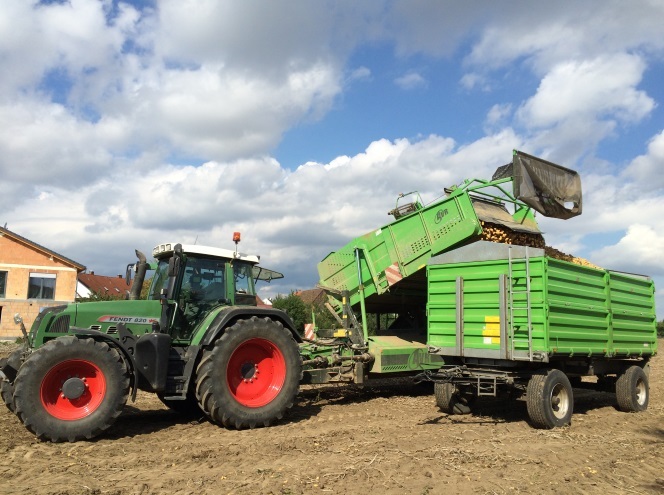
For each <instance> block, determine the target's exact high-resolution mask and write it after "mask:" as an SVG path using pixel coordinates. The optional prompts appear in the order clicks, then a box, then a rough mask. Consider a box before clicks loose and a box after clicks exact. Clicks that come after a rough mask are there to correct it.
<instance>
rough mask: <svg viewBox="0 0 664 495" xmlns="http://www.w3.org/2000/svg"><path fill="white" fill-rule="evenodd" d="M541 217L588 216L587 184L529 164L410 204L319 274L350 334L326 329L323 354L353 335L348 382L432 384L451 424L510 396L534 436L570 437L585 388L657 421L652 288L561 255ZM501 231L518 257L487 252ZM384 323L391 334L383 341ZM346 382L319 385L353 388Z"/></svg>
mask: <svg viewBox="0 0 664 495" xmlns="http://www.w3.org/2000/svg"><path fill="white" fill-rule="evenodd" d="M510 185H511V187H509V186H510ZM404 196H405V195H400V198H401V197H404ZM535 211H537V212H539V213H541V214H543V215H545V216H549V217H554V218H560V219H568V218H571V217H574V216H576V215H579V214H580V213H581V211H582V194H581V180H580V177H579V175H578V174H577V173H576V172H574V171H572V170H569V169H566V168H564V167H561V166H559V165H556V164H553V163H550V162H547V161H545V160H541V159H539V158H536V157H533V156H530V155H527V154H525V153H522V152H519V151H515V152H514V154H513V160H512V163H510V164H508V165H506V166H504V167H501V168H499V169H498V170H497V171H496V174H494V176H493V178H492V180H490V181H485V180H477V179H475V180H467V181H465V182H464V183H463V184H461V185H460V186H458V187H454V188H451V189H448V190H446V196H445V197H444V198H442V199H440V200H438V201H436V202H434V203H431V204H429V205H427V206H424V205H423V204H422V202H421V201H420V200H419V198H418V199H417V200H416V201H414V202H412V203H408V204H403V205H399V203H397V207H396V208H395V209H394V210H392V211H391V212H390V213H391V214H392V215H394V217H395V220H394V221H393V222H392V223H389V224H387V225H385V226H383V227H381V228H378V229H376V230H374V231H371V232H369V233H367V234H365V235H362V236H360V237H358V238H356V239H354V240H352V241H351V242H349V243H348V244H347V245H346V246H344V247H343V248H341V249H339V250H338V251H336V252H333V253H331V254H329V255H328V256H327V257H326V258H325V259H324V260H323V261H321V262H320V264H319V265H318V271H319V275H320V283H319V285H320V287H322V288H323V289H325V291H326V292H327V295H328V303H327V305H328V308H329V309H331V310H332V311H333V312H334V313H335V314H337V315H338V317H339V321H340V322H341V323H342V324H343V329H342V330H336V331H334V333H332V334H330V332H325V331H323V330H318V331H317V335H316V338H317V339H316V342H317V343H319V342H322V341H324V340H325V338H326V337H327V338H328V339H332V340H331V341H332V342H338V341H339V338H343V337H346V336H347V338H348V339H349V341H350V342H351V343H350V344H349V345H348V346H347V351H346V352H352V353H353V354H354V355H355V357H354V358H355V359H356V360H357V361H355V362H354V363H353V364H354V365H355V366H354V367H349V368H348V370H347V373H346V378H348V376H352V377H353V380H354V381H355V382H358V383H364V382H365V381H366V380H367V379H369V378H371V377H376V376H393V375H395V374H403V373H409V374H412V373H414V372H418V374H417V379H418V380H431V381H434V382H435V385H434V390H435V396H436V402H437V405H438V406H439V407H440V409H441V410H442V411H444V412H446V413H450V414H464V413H469V412H470V411H471V406H472V404H473V402H474V400H475V399H476V398H477V397H478V396H491V397H495V396H498V395H499V394H501V393H503V392H509V393H510V394H511V395H512V396H515V397H522V398H525V399H526V401H527V408H528V413H529V416H530V419H531V421H532V423H533V425H534V426H537V427H542V428H552V427H556V426H562V425H566V424H569V423H570V421H571V417H572V411H573V387H572V384H574V386H575V387H581V386H584V387H594V388H597V389H600V390H608V391H613V392H615V393H616V397H617V402H618V406H619V407H620V409H622V410H625V411H640V410H644V409H645V408H646V407H647V405H648V398H649V388H648V373H649V366H648V361H649V359H650V358H651V357H652V356H653V355H655V353H656V351H657V338H656V314H655V308H654V285H653V282H652V280H651V279H650V278H648V277H646V276H641V275H634V274H627V273H619V272H614V271H609V270H603V269H598V268H593V267H589V266H581V265H577V264H574V263H571V262H568V261H561V260H558V259H554V258H551V257H549V256H547V255H546V253H545V250H544V249H542V248H543V247H544V242H543V238H542V236H541V232H540V231H539V228H538V226H537V223H536V221H535V218H534V212H535ZM489 225H490V226H491V227H492V228H495V227H496V226H497V227H498V229H499V230H502V231H503V232H505V233H506V235H505V236H504V237H505V238H507V239H512V240H514V239H516V240H517V241H516V242H517V243H518V244H506V243H504V242H505V241H503V243H501V242H488V241H486V240H483V238H486V235H485V232H484V231H485V230H486V228H487V227H488V226H489ZM483 226H484V227H483ZM507 242H509V241H507ZM371 314H373V315H376V316H375V317H372V319H371V321H373V322H381V321H385V320H388V321H390V324H389V325H384V327H385V328H380V325H376V324H375V323H374V325H373V326H374V328H372V329H371V330H372V331H371V332H370V331H369V328H368V322H369V321H370V318H369V316H368V315H371ZM355 315H358V317H359V319H358V318H356V317H355ZM381 315H386V316H382V317H381ZM375 327H377V328H375ZM314 347H315V344H314ZM337 354H340V355H343V353H342V352H338V353H337ZM358 355H359V356H363V358H358ZM336 371H337V370H336V369H335V370H332V369H329V368H328V369H326V370H320V371H319V373H328V377H329V379H330V380H333V381H334V380H343V379H344V375H343V373H342V374H336ZM311 372H314V373H315V371H311ZM586 376H592V377H596V378H593V379H586V380H582V377H586ZM318 381H322V380H320V379H319V380H318Z"/></svg>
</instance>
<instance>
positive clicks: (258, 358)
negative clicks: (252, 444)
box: [196, 316, 302, 429]
mask: <svg viewBox="0 0 664 495" xmlns="http://www.w3.org/2000/svg"><path fill="white" fill-rule="evenodd" d="M196 377H197V378H196V397H197V398H198V402H199V405H200V406H201V409H203V411H204V412H205V413H206V414H207V416H208V417H209V418H210V419H211V420H212V421H214V422H215V423H218V424H221V425H224V426H226V427H235V428H238V429H241V428H254V427H256V426H268V425H269V424H270V423H271V422H272V421H275V420H277V419H281V418H282V417H283V415H284V413H285V412H286V410H287V409H288V408H290V407H291V406H292V405H293V402H294V400H295V396H296V395H297V393H298V391H299V387H300V379H301V377H302V359H301V358H300V353H299V349H298V346H297V343H296V342H295V340H293V336H292V335H291V333H290V331H289V330H288V329H286V328H284V327H283V326H282V325H281V323H279V322H275V321H273V320H271V319H269V318H258V317H256V316H252V317H251V318H250V319H248V320H239V321H237V322H236V323H235V324H234V325H233V326H231V327H230V328H227V329H226V331H225V332H224V334H223V335H222V336H221V338H220V339H219V340H218V341H217V342H216V344H215V346H214V348H213V349H211V350H208V351H206V352H205V353H204V354H203V358H202V359H201V362H200V364H199V365H198V368H197V370H196Z"/></svg>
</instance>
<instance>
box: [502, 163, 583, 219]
mask: <svg viewBox="0 0 664 495" xmlns="http://www.w3.org/2000/svg"><path fill="white" fill-rule="evenodd" d="M505 177H513V178H514V196H515V197H516V198H517V199H520V200H521V201H523V202H524V203H526V204H527V205H528V206H530V207H531V208H533V209H534V210H535V211H539V212H540V213H541V214H542V215H545V216H547V217H554V218H562V219H567V218H572V217H575V216H577V215H580V214H581V209H582V194H581V177H580V176H579V174H578V173H577V172H575V171H574V170H570V169H568V168H565V167H561V166H560V165H556V164H555V163H551V162H547V161H546V160H542V159H541V158H537V157H534V156H531V155H528V154H526V153H522V152H520V151H516V150H515V151H514V157H513V159H512V163H510V164H508V165H504V166H502V167H500V168H498V170H496V173H495V174H494V175H493V180H497V179H503V178H505Z"/></svg>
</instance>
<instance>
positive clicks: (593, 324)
mask: <svg viewBox="0 0 664 495" xmlns="http://www.w3.org/2000/svg"><path fill="white" fill-rule="evenodd" d="M427 286H428V301H427V317H428V318H427V321H428V344H429V349H430V352H432V353H433V354H436V355H439V356H441V357H443V358H444V360H445V366H443V367H442V368H441V370H440V371H439V372H437V373H436V374H434V375H430V377H432V379H434V380H435V382H436V384H435V393H436V400H437V402H438V405H439V406H440V407H441V409H443V410H444V411H447V412H449V413H467V412H470V406H471V404H472V401H473V400H474V399H475V398H476V397H477V396H497V395H498V394H499V393H500V392H501V391H505V392H510V393H511V394H512V395H513V396H524V395H525V398H526V400H527V407H528V413H529V416H530V418H531V420H532V422H533V423H534V424H535V425H536V426H539V427H547V428H550V427H554V426H562V425H565V424H568V423H569V422H570V421H571V415H572V411H573V387H572V385H574V386H585V387H587V388H596V389H601V390H610V391H614V392H615V393H616V398H617V402H618V406H619V408H620V409H622V410H624V411H642V410H644V409H646V407H647V406H648V399H649V397H648V373H649V366H648V361H649V359H650V358H651V357H652V356H653V355H655V354H656V352H657V335H656V314H655V301H654V285H653V282H652V280H651V279H650V278H649V277H646V276H641V275H635V274H629V273H620V272H615V271H610V270H602V269H596V268H591V267H586V266H580V265H576V264H573V263H569V262H566V261H560V260H556V259H552V258H550V257H547V256H546V255H545V253H544V251H543V250H542V249H533V248H528V247H522V246H508V245H504V244H496V243H490V242H483V241H481V242H477V243H474V244H471V245H468V246H464V247H462V248H460V249H457V250H455V251H451V252H448V253H444V254H442V255H439V256H436V257H433V258H431V259H430V260H429V263H428V265H427ZM586 376H591V377H596V378H594V379H590V380H583V377H586Z"/></svg>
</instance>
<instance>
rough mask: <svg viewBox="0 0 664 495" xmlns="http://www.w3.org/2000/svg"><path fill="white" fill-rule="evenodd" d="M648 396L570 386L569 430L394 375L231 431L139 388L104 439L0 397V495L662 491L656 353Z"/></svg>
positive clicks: (663, 381)
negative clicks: (50, 431)
mask: <svg viewBox="0 0 664 495" xmlns="http://www.w3.org/2000/svg"><path fill="white" fill-rule="evenodd" d="M662 344H664V342H660V345H662ZM7 350H8V349H5V348H0V354H6V351H7ZM650 391H651V396H650V406H649V408H648V410H647V411H645V412H643V413H636V414H627V413H623V412H619V411H618V410H617V409H616V407H615V405H614V404H615V395H613V394H607V393H599V392H594V391H588V390H581V389H575V406H574V417H573V421H572V425H571V426H570V427H567V428H562V429H557V430H550V431H549V430H546V431H544V430H536V429H534V428H532V427H531V426H530V425H529V423H528V416H527V413H526V406H525V403H524V402H520V401H510V400H495V399H492V400H487V399H480V400H478V403H477V404H476V406H475V409H474V413H473V414H472V415H469V416H448V415H446V414H443V413H441V412H439V411H438V409H437V408H436V406H435V404H434V399H433V394H432V389H431V387H426V386H422V385H418V386H414V385H412V384H411V383H410V382H409V381H407V380H388V381H381V382H380V383H376V384H374V385H372V386H367V387H365V388H364V389H363V390H360V389H357V388H354V387H352V386H335V387H331V386H325V387H311V388H307V389H306V390H303V391H302V392H301V393H300V396H299V400H298V402H297V404H296V405H295V406H294V407H293V409H292V410H291V411H290V414H289V415H288V416H287V417H286V418H284V420H282V421H280V422H279V423H278V424H276V425H274V426H272V427H269V428H258V429H255V430H244V431H236V430H227V429H223V428H220V427H218V426H215V425H213V424H210V423H209V422H207V421H206V420H204V419H192V418H184V417H182V416H178V415H177V414H175V413H173V412H171V411H169V410H167V409H166V408H165V407H164V406H163V405H162V404H161V403H160V402H159V400H158V399H157V398H156V396H154V395H151V394H144V393H139V395H138V398H137V400H136V402H135V403H129V404H128V405H127V407H126V411H125V413H124V414H123V415H122V416H121V417H120V418H119V420H118V421H117V423H116V424H115V425H114V427H113V428H112V429H111V430H110V431H109V432H108V433H107V434H106V435H105V436H103V437H101V438H99V439H97V440H95V441H90V442H78V443H73V444H70V443H62V444H52V443H43V442H39V441H37V440H36V439H35V437H34V436H33V435H32V434H31V433H30V432H28V431H27V430H26V429H25V428H24V427H23V425H22V424H21V423H20V421H19V420H18V418H17V417H16V416H15V415H13V414H12V413H11V412H9V410H7V409H5V408H4V406H3V407H2V410H0V455H1V458H0V493H3V494H7V495H9V494H25V493H29V494H32V495H46V494H49V495H70V494H71V495H74V494H76V495H78V494H81V495H83V494H85V495H87V494H113V495H128V494H136V495H138V494H142V495H145V494H162V493H163V494H197V495H202V494H222V493H237V494H249V493H251V494H258V493H265V494H281V495H285V494H302V493H306V494H308V493H313V494H316V493H321V494H322V493H337V494H345V493H360V494H362V493H366V494H371V493H379V494H393V493H409V494H410V493H413V494H449V493H458V494H466V493H480V494H483V493H487V494H503V493H565V494H567V493H583V494H612V493H621V494H622V493H637V494H638V493H646V494H650V493H664V359H663V358H662V357H661V356H660V357H657V358H655V359H654V360H653V361H652V371H651V375H650Z"/></svg>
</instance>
